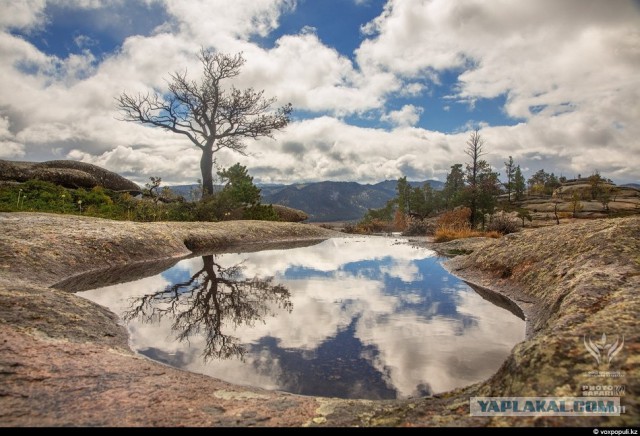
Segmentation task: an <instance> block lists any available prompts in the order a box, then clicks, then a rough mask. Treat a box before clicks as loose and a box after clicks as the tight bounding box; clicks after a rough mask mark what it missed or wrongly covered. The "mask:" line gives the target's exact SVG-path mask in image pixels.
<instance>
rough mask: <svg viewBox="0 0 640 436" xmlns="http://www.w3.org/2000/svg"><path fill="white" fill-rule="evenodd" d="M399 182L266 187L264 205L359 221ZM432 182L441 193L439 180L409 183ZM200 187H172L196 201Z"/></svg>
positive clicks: (314, 218) (312, 218) (318, 218)
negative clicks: (195, 193)
mask: <svg viewBox="0 0 640 436" xmlns="http://www.w3.org/2000/svg"><path fill="white" fill-rule="evenodd" d="M397 183H398V182H397V180H385V181H384V182H379V183H376V184H364V185H363V184H360V183H356V182H332V181H324V182H313V183H296V184H292V185H277V184H265V185H260V184H258V185H257V186H258V187H259V188H260V190H261V195H262V203H263V204H281V205H283V206H287V207H291V208H293V209H299V210H302V211H304V212H305V213H307V215H309V219H308V220H307V221H309V222H335V221H358V220H360V219H362V217H363V216H364V214H365V213H366V212H367V210H368V209H379V208H381V207H384V205H385V204H386V203H387V201H389V200H391V199H393V198H394V197H395V196H396V185H397ZM425 183H429V184H430V185H431V187H432V188H434V189H437V190H440V189H442V188H443V186H444V183H443V182H440V181H437V180H428V181H422V182H419V181H418V182H409V184H410V185H411V186H423V185H424V184H425ZM195 187H196V185H180V186H170V187H169V188H170V189H171V190H172V191H173V192H175V193H176V194H179V195H182V196H183V197H185V198H187V199H192V198H191V197H190V196H191V193H192V192H193V190H194V188H195Z"/></svg>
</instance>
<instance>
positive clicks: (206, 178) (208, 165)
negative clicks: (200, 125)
mask: <svg viewBox="0 0 640 436" xmlns="http://www.w3.org/2000/svg"><path fill="white" fill-rule="evenodd" d="M200 172H201V173H202V198H205V197H209V196H211V195H213V153H212V152H211V147H205V148H204V149H203V150H202V158H201V159H200Z"/></svg>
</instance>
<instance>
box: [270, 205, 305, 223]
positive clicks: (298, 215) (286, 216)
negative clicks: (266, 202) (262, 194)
mask: <svg viewBox="0 0 640 436" xmlns="http://www.w3.org/2000/svg"><path fill="white" fill-rule="evenodd" d="M271 206H272V207H273V209H274V210H275V211H276V213H277V214H278V217H279V218H280V221H286V222H290V223H299V222H302V221H305V220H307V219H308V218H309V215H307V214H306V213H305V212H303V211H301V210H298V209H293V208H291V207H287V206H282V205H281V204H272V205H271Z"/></svg>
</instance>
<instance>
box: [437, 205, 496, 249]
mask: <svg viewBox="0 0 640 436" xmlns="http://www.w3.org/2000/svg"><path fill="white" fill-rule="evenodd" d="M470 216H471V210H470V209H469V208H467V207H464V208H459V209H455V210H452V211H449V212H445V213H443V214H442V216H441V217H440V219H439V220H438V227H437V228H436V231H435V234H434V241H435V242H447V241H453V240H454V239H465V238H475V237H485V238H499V237H501V236H502V234H501V233H500V232H497V231H491V232H480V231H478V230H472V229H471V227H470V226H469V217H470Z"/></svg>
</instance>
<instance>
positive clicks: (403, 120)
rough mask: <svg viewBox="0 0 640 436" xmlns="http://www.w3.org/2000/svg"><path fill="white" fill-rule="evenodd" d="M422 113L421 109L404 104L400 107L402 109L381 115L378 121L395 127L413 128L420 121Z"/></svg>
mask: <svg viewBox="0 0 640 436" xmlns="http://www.w3.org/2000/svg"><path fill="white" fill-rule="evenodd" d="M423 111H424V109H423V108H421V107H417V106H414V105H412V104H406V105H404V106H402V109H400V110H397V111H391V112H389V113H388V114H385V115H383V116H382V117H381V118H380V119H381V120H382V121H387V122H390V123H392V124H394V125H396V126H414V125H416V124H417V123H418V121H419V120H420V114H422V112H423Z"/></svg>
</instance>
